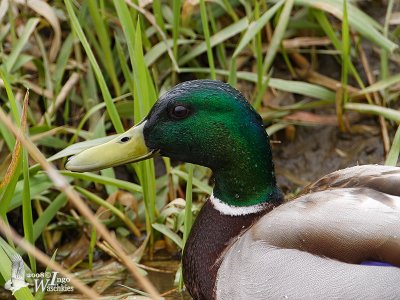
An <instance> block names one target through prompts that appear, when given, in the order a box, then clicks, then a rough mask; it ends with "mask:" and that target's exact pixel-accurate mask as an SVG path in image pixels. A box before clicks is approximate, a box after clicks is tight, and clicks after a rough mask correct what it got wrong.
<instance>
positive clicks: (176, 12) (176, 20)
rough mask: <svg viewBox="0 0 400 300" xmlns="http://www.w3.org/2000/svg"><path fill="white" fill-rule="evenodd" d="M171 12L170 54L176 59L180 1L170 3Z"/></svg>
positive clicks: (175, 0)
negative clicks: (172, 16)
mask: <svg viewBox="0 0 400 300" xmlns="http://www.w3.org/2000/svg"><path fill="white" fill-rule="evenodd" d="M172 12H173V14H174V18H173V24H172V40H173V47H172V52H173V54H174V58H175V59H178V37H179V25H180V20H181V1H180V0H173V1H172Z"/></svg>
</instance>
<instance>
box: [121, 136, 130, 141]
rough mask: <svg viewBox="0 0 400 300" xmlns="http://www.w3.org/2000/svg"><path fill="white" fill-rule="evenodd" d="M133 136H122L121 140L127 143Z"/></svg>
mask: <svg viewBox="0 0 400 300" xmlns="http://www.w3.org/2000/svg"><path fill="white" fill-rule="evenodd" d="M130 139H131V138H130V137H128V136H124V137H123V138H121V140H120V141H121V142H122V143H126V142H127V141H129V140H130Z"/></svg>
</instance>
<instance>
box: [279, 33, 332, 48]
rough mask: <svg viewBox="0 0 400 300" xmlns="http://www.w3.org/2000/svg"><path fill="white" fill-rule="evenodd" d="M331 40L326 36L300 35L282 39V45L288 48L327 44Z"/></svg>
mask: <svg viewBox="0 0 400 300" xmlns="http://www.w3.org/2000/svg"><path fill="white" fill-rule="evenodd" d="M331 43H332V42H331V40H330V39H329V38H328V37H313V36H301V37H296V38H293V39H286V40H283V41H282V45H283V47H284V48H285V49H286V50H288V49H297V48H305V47H312V46H328V45H330V44H331Z"/></svg>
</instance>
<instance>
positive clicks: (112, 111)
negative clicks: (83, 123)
mask: <svg viewBox="0 0 400 300" xmlns="http://www.w3.org/2000/svg"><path fill="white" fill-rule="evenodd" d="M64 2H65V6H66V9H67V12H68V16H69V19H70V22H71V26H72V28H73V30H74V32H75V34H76V35H77V36H78V38H79V40H80V42H81V44H82V46H83V48H84V49H85V52H86V55H87V56H88V59H89V61H90V64H91V65H92V68H93V71H94V73H95V75H96V78H97V82H98V84H99V86H100V89H101V93H102V95H103V98H104V101H105V103H106V107H107V111H108V114H109V115H110V118H111V121H112V123H113V125H114V128H115V130H116V131H117V132H118V133H122V132H123V131H124V128H123V126H122V122H121V120H120V118H119V115H118V112H117V109H116V108H115V105H114V102H113V101H112V98H111V94H110V91H109V90H108V88H107V84H106V81H105V79H104V77H103V73H102V71H101V70H100V67H99V65H98V63H97V61H96V58H95V56H94V54H93V51H92V49H91V48H90V45H89V43H88V41H87V39H86V36H85V34H84V33H83V30H82V27H81V25H80V24H79V21H78V18H77V17H76V15H75V12H74V9H73V7H72V3H71V0H64Z"/></svg>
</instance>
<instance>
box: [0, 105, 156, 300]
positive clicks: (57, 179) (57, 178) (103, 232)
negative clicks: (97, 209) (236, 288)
mask: <svg viewBox="0 0 400 300" xmlns="http://www.w3.org/2000/svg"><path fill="white" fill-rule="evenodd" d="M0 121H1V122H3V123H4V125H5V126H6V127H7V128H8V129H9V130H10V131H11V132H12V133H13V134H14V135H15V136H16V138H17V139H18V140H20V141H21V143H22V144H23V145H24V147H25V148H26V149H27V150H28V152H29V154H30V155H31V157H32V158H33V159H34V160H35V161H37V162H38V163H39V164H40V165H41V167H42V168H43V169H44V170H45V171H46V172H47V175H48V176H49V178H50V179H51V180H52V181H53V183H54V185H55V187H56V188H57V189H59V190H60V191H62V192H64V193H65V194H66V195H67V197H68V199H69V200H70V201H71V203H72V204H73V205H74V206H75V207H76V208H77V209H78V210H79V212H80V213H81V214H82V215H83V216H84V217H85V218H87V219H88V220H89V222H90V223H92V224H93V225H94V227H95V228H96V229H97V231H98V232H99V234H100V236H102V237H103V238H104V240H106V241H107V242H108V243H109V244H110V245H111V246H112V247H113V248H114V250H115V253H117V255H118V256H119V259H120V260H121V261H123V263H124V265H125V266H126V267H127V269H128V270H129V271H130V273H131V274H132V275H133V277H134V278H135V279H136V280H137V281H138V283H139V284H140V285H141V286H142V287H143V289H144V290H145V291H146V292H147V293H149V294H150V295H151V297H153V298H154V299H158V298H159V297H160V295H159V293H158V291H157V290H156V288H155V287H154V286H153V284H152V283H151V282H150V281H149V280H148V279H147V278H146V277H144V276H142V275H141V274H140V272H139V270H138V268H137V266H136V265H135V263H134V262H133V261H132V259H131V258H130V257H129V256H128V255H126V254H125V252H124V251H123V249H122V247H121V246H120V245H119V244H118V242H117V241H116V239H115V238H114V237H112V236H111V234H110V233H109V231H108V230H107V228H106V227H105V226H104V225H103V224H102V223H100V222H99V220H98V219H97V218H96V216H95V215H94V214H93V212H92V211H91V210H90V209H89V208H88V207H87V205H86V204H85V203H84V202H83V200H82V199H81V198H80V196H79V194H78V193H77V192H76V191H75V190H74V188H73V187H72V186H71V185H70V184H69V183H68V181H67V180H65V178H64V177H63V176H62V175H60V174H59V173H58V171H57V169H56V168H55V167H54V166H53V165H52V164H50V163H49V162H47V160H46V158H45V157H44V156H43V154H42V153H41V152H40V150H39V149H38V148H37V147H36V146H35V145H34V144H33V143H32V141H31V140H30V139H29V138H27V137H25V136H24V135H23V133H22V132H21V131H20V130H18V128H16V127H15V125H14V124H13V123H12V121H11V119H10V118H9V117H7V115H6V114H5V113H4V111H3V109H1V108H0Z"/></svg>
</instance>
